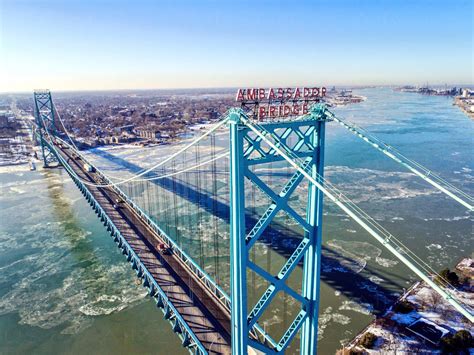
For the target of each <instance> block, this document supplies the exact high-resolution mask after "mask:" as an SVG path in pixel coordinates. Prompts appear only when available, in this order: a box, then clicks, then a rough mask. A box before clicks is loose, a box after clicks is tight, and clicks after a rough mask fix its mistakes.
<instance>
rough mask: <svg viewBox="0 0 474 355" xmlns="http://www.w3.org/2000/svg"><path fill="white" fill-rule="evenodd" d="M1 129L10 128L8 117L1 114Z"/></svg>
mask: <svg viewBox="0 0 474 355" xmlns="http://www.w3.org/2000/svg"><path fill="white" fill-rule="evenodd" d="M0 128H8V117H7V115H4V114H0Z"/></svg>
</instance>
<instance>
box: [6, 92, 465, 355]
mask: <svg viewBox="0 0 474 355" xmlns="http://www.w3.org/2000/svg"><path fill="white" fill-rule="evenodd" d="M357 93H358V94H361V95H364V96H366V97H367V101H366V102H363V103H361V104H357V105H352V106H348V107H345V108H337V109H335V111H336V113H338V114H339V115H340V116H341V117H345V118H346V119H347V120H350V121H353V122H355V123H357V124H359V125H361V126H363V127H365V128H367V129H368V130H369V131H370V132H372V133H374V134H375V135H377V136H378V137H379V138H381V139H382V140H384V141H386V142H387V143H389V144H392V145H394V146H395V147H397V148H398V149H399V150H401V151H402V152H403V153H405V155H407V156H408V157H410V158H412V159H415V160H417V161H418V162H420V163H422V164H423V165H425V166H426V167H428V168H430V169H432V170H433V171H436V172H438V173H439V174H440V175H441V176H443V177H444V178H446V179H447V180H448V181H450V182H451V183H453V184H454V185H456V186H458V187H460V188H462V189H463V190H464V191H465V192H468V193H470V194H471V195H472V194H473V193H474V181H473V173H472V169H474V160H473V159H474V158H473V154H472V152H473V148H474V142H473V131H474V130H473V128H474V127H473V121H471V120H470V119H469V118H468V117H466V116H465V115H464V114H463V113H462V112H461V111H460V110H459V109H458V108H457V107H455V106H452V104H451V103H452V100H451V99H447V98H443V97H428V96H421V95H417V94H410V93H397V92H393V91H391V90H390V89H365V90H359V91H358V92H357ZM218 137H219V138H218V141H217V145H218V146H219V145H221V146H223V145H225V139H226V136H225V135H221V136H218ZM170 149H174V148H171V147H153V148H147V149H145V150H138V149H133V148H120V149H106V150H102V151H95V152H90V153H88V154H89V156H90V157H91V158H93V159H95V161H96V162H97V163H98V164H99V165H100V166H102V167H103V168H104V169H110V170H111V171H113V170H117V169H118V168H117V164H118V163H120V162H124V161H126V162H128V163H130V164H134V166H136V165H140V166H141V167H146V166H148V165H149V164H151V163H152V162H154V161H155V159H157V158H158V157H160V156H161V157H162V156H166V154H167V153H168V152H169V151H170ZM104 152H105V154H104ZM201 153H203V154H205V152H201ZM93 154H94V155H93ZM110 154H112V155H113V156H115V157H118V158H119V159H116V160H114V159H111V158H110ZM143 157H146V159H145V162H143V160H142V158H143ZM112 173H113V172H112ZM221 173H222V172H221ZM220 176H221V175H219V179H220ZM326 176H327V177H328V178H329V179H330V180H331V181H332V182H333V183H334V184H336V185H337V186H338V187H339V188H341V189H342V190H343V191H345V192H346V193H347V195H349V197H351V198H352V199H353V200H354V201H356V202H357V203H358V204H359V205H360V207H362V208H363V209H364V210H366V211H367V212H368V213H369V214H370V215H372V216H373V217H375V218H376V219H377V221H378V222H379V223H381V224H382V225H383V226H384V227H386V228H387V229H388V230H389V231H390V232H392V233H393V234H394V235H396V236H398V237H399V238H400V239H401V240H402V241H403V242H404V243H405V244H406V245H407V246H408V247H410V248H411V249H412V250H413V251H414V252H415V253H416V254H417V255H418V256H420V257H422V258H423V259H425V260H426V261H427V262H428V263H429V265H430V266H432V267H434V268H436V269H439V268H442V267H444V266H447V265H454V264H455V263H456V262H457V261H458V260H459V259H460V258H461V257H463V256H465V255H472V252H473V243H472V226H473V224H472V220H471V219H470V218H469V214H468V213H467V212H466V211H465V210H464V209H463V208H462V207H461V206H460V205H458V204H457V203H456V202H454V201H451V200H449V199H447V198H446V197H444V196H443V195H442V194H440V193H437V192H436V191H435V190H433V189H432V188H431V187H430V185H428V184H427V183H425V182H423V181H422V180H420V179H419V178H416V177H415V176H414V175H412V174H410V173H408V172H407V171H405V170H403V169H402V168H401V167H399V166H397V165H396V164H395V163H394V162H392V161H390V160H389V159H388V158H387V157H385V156H384V155H382V154H381V153H379V152H377V151H375V150H373V148H370V147H369V146H368V145H367V144H366V143H364V142H362V141H361V140H360V139H359V138H356V137H355V136H353V135H351V134H350V133H348V132H347V131H345V130H344V129H343V128H341V127H340V126H338V125H336V124H335V123H331V124H329V125H328V127H327V146H326ZM191 179H192V177H191ZM274 180H278V178H274ZM223 181H224V180H223ZM215 188H216V189H217V188H222V186H221V185H219V186H218V187H215ZM0 191H1V193H0V221H1V224H0V353H1V354H4V353H5V354H6V353H8V354H10V353H11V354H13V353H15V354H23V353H38V354H52V353H67V354H82V353H91V354H108V353H114V354H125V353H156V354H162V353H167V352H171V351H173V352H174V353H176V354H179V353H183V354H185V353H186V351H185V350H184V349H183V348H182V347H181V345H180V342H179V340H178V338H177V336H175V335H174V334H173V333H172V331H171V328H170V326H169V325H168V323H167V322H166V321H164V320H163V316H162V313H161V311H159V310H157V309H156V307H155V304H154V302H153V301H151V300H150V299H149V298H148V297H147V296H146V292H145V291H144V288H143V287H142V286H139V285H137V284H136V278H135V276H134V272H132V271H131V268H130V266H129V265H128V263H126V261H125V259H124V258H123V256H122V255H121V254H120V253H119V252H118V249H117V248H116V246H115V244H114V243H113V241H112V239H111V238H110V237H109V236H108V234H107V232H106V231H105V230H104V228H103V226H102V224H100V223H99V221H98V220H97V218H96V216H95V214H94V213H93V212H92V210H91V209H90V207H89V206H88V205H87V203H86V202H85V200H84V199H83V197H82V195H81V194H80V193H79V192H78V190H77V189H76V187H75V186H74V184H73V183H72V182H71V180H70V179H69V178H68V176H67V174H66V173H65V172H64V171H62V170H59V169H57V170H39V171H34V172H30V171H28V169H27V168H25V167H12V168H2V170H0ZM158 191H159V190H157V192H158ZM130 192H131V193H133V191H130ZM135 193H136V192H135ZM296 196H297V198H300V197H299V196H300V194H298V191H297V194H296ZM169 198H172V197H171V196H169ZM168 201H171V200H168ZM223 202H225V201H223ZM143 203H145V200H143ZM148 203H149V202H148ZM165 203H166V200H165V201H164V204H165ZM179 203H180V200H178V204H179ZM293 203H295V204H296V205H297V204H298V202H297V201H296V202H293ZM147 207H148V208H150V211H152V212H158V213H157V217H156V218H157V219H158V220H159V218H164V217H160V216H165V214H164V213H159V212H160V206H156V205H154V206H149V205H148V206H147ZM265 207H266V206H265V201H264V200H262V201H261V203H257V204H256V208H255V210H256V211H257V213H258V212H260V211H263V208H265ZM325 207H326V209H325V217H324V218H325V220H324V230H323V237H324V255H325V258H324V264H323V270H322V271H323V272H322V284H321V293H322V294H321V307H320V325H319V334H320V343H319V347H320V353H322V354H331V353H334V352H335V350H336V349H338V348H340V347H341V342H344V341H346V340H348V339H350V338H351V337H352V336H354V335H355V334H356V333H357V332H358V331H359V330H361V329H362V328H364V327H365V326H366V325H367V323H368V322H370V320H371V319H372V317H373V316H372V314H373V313H377V312H380V311H383V309H384V308H385V307H386V305H387V304H388V303H389V302H391V300H392V299H393V297H396V295H398V294H399V293H400V292H401V291H402V289H403V288H404V287H405V288H406V287H408V286H409V285H410V284H411V283H412V282H413V281H414V280H415V278H414V276H413V275H412V274H411V273H410V272H409V271H408V270H407V269H406V268H405V267H403V266H402V265H400V263H399V262H397V261H396V260H395V258H394V257H393V256H391V255H390V254H389V253H388V252H386V251H384V250H383V247H381V246H380V245H379V244H378V243H377V242H376V241H375V240H373V239H371V237H370V236H368V235H367V234H366V233H364V232H363V231H361V229H360V228H358V227H357V225H356V224H355V223H353V222H352V221H350V220H349V219H348V218H347V217H346V216H344V215H343V213H342V212H341V211H339V210H338V209H337V208H336V207H334V206H332V205H331V204H329V203H327V204H326V205H325ZM180 213H182V214H183V215H187V216H193V215H196V213H197V212H196V211H193V210H191V209H190V208H189V207H186V205H185V204H184V203H183V204H182V210H180ZM169 219H170V218H168V222H169ZM209 223H212V220H211V219H206V217H204V225H202V226H200V228H201V229H204V230H206V226H209V225H208V224H209ZM282 223H286V224H291V221H288V220H282ZM220 226H222V228H225V223H221V224H220ZM169 228H170V229H169V231H170V234H173V233H175V234H176V233H177V235H178V236H179V237H180V243H181V244H182V245H183V247H184V248H185V249H187V251H188V252H189V253H190V254H192V255H193V256H196V257H197V258H198V259H199V253H198V252H197V251H196V250H199V248H197V247H196V246H197V245H196V244H195V242H196V241H195V240H194V239H190V238H187V237H186V231H185V230H183V229H180V227H176V228H175V229H174V230H173V228H172V227H171V226H170V227H169ZM200 232H202V231H200ZM225 233H226V231H225V230H223V233H222V234H223V239H222V240H221V241H220V243H221V244H220V245H219V248H220V249H219V250H220V256H221V258H220V259H219V261H218V262H219V264H218V265H219V268H220V269H223V270H222V271H221V274H219V275H218V276H219V279H220V280H221V283H222V284H223V286H224V287H227V285H228V272H227V270H226V268H227V257H228V250H226V245H228V240H226V234H225ZM193 234H196V233H194V232H193ZM203 236H204V240H205V243H204V245H200V248H204V249H205V251H207V249H206V248H209V250H210V251H211V250H213V248H215V246H212V245H211V244H212V242H211V241H210V240H208V239H206V235H205V233H204V234H203ZM201 250H202V249H201ZM193 253H194V254H193ZM201 254H202V253H201ZM252 257H253V258H255V261H256V262H257V263H258V264H261V265H263V266H265V265H267V266H270V267H271V268H272V269H275V270H276V269H278V266H279V265H281V263H282V262H283V257H282V256H281V255H280V254H279V253H278V252H275V251H273V250H270V249H267V248H266V247H265V246H259V247H258V248H256V252H255V254H254V255H253V256H252ZM199 262H201V263H202V265H203V266H204V267H206V270H208V271H209V273H211V274H214V272H215V270H214V269H213V263H214V262H215V261H213V260H211V259H209V260H207V259H206V258H204V259H203V258H201V259H200V260H199ZM223 266H225V267H223ZM295 272H296V274H295V276H294V277H293V278H291V279H290V280H289V284H290V285H292V286H293V287H298V281H297V279H298V277H299V276H300V273H301V270H300V269H296V271H295ZM250 282H251V283H252V287H250V289H251V290H252V292H251V294H250V295H249V298H250V299H256V298H257V297H258V296H259V294H260V293H261V292H263V287H264V284H263V283H262V282H260V280H258V279H257V280H255V279H252V278H250ZM283 301H286V302H285V304H286V306H284V305H283ZM277 302H280V304H278V303H277V305H276V306H275V307H274V308H272V309H271V311H270V312H269V313H270V314H265V315H264V316H265V317H264V320H265V322H264V326H265V327H266V329H267V330H268V331H270V332H272V334H280V333H281V331H282V325H283V324H289V322H291V319H292V317H293V315H294V312H293V311H294V309H295V304H294V302H292V300H291V299H283V298H282V299H277ZM295 351H296V347H292V349H291V351H289V353H292V352H295Z"/></svg>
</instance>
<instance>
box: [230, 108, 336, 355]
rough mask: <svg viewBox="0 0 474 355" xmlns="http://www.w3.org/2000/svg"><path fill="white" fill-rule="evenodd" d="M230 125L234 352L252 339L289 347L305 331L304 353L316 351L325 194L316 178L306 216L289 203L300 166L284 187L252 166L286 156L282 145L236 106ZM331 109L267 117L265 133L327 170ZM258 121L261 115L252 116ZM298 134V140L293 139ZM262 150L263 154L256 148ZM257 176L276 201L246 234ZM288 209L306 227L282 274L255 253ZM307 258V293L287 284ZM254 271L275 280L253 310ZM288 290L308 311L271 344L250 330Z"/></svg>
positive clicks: (310, 165)
mask: <svg viewBox="0 0 474 355" xmlns="http://www.w3.org/2000/svg"><path fill="white" fill-rule="evenodd" d="M228 118H229V124H230V209H231V211H230V212H231V213H230V215H231V218H230V254H231V255H230V258H231V321H232V324H231V333H232V334H231V335H232V354H233V355H237V354H239V355H240V354H246V353H247V348H248V346H251V347H253V348H255V349H257V350H260V351H262V350H263V351H264V352H266V353H283V352H284V351H285V350H286V349H287V347H288V346H289V344H290V343H291V341H292V339H293V338H294V337H295V336H296V335H297V334H298V333H299V334H300V338H301V347H300V348H301V354H305V355H306V354H309V355H314V354H316V346H317V324H318V308H319V277H320V267H321V227H322V202H323V201H322V197H323V195H322V193H320V191H319V189H318V188H317V187H316V186H314V185H313V184H311V183H310V184H309V185H308V191H307V196H308V201H307V206H306V216H302V215H300V214H299V213H298V212H297V211H296V210H294V209H293V208H292V207H291V206H290V205H289V198H290V197H291V195H292V193H293V192H294V191H295V190H296V188H297V187H298V186H299V185H300V184H301V182H302V180H303V179H302V176H301V174H300V173H299V172H296V173H294V174H293V175H292V176H291V177H290V179H289V180H288V181H287V183H286V184H285V185H284V187H283V188H281V190H280V191H274V188H273V187H272V186H270V185H268V184H266V183H264V182H263V181H262V180H261V179H260V178H259V177H258V176H257V174H256V173H255V171H252V170H251V169H250V167H254V166H255V165H259V164H260V165H262V164H268V163H270V162H280V161H282V160H283V158H282V157H281V156H279V154H278V153H277V152H276V150H275V149H274V148H270V149H268V148H267V147H265V146H264V145H262V138H261V137H258V136H257V137H254V136H253V135H252V134H249V133H250V132H251V131H250V130H249V128H248V127H247V126H246V125H245V122H246V121H247V120H249V118H248V117H247V116H246V115H245V113H244V111H243V110H240V109H233V110H230V111H229V113H228ZM326 120H327V117H326V115H325V114H324V110H322V109H320V108H316V109H313V110H311V111H310V114H309V115H306V116H301V117H299V118H297V119H295V120H292V121H285V122H272V123H265V124H261V125H262V126H264V127H265V129H264V130H263V129H262V133H263V134H265V135H267V134H269V137H270V136H272V137H273V138H275V141H277V143H275V144H276V145H277V146H278V145H281V144H284V145H285V146H286V147H288V149H290V150H291V153H292V154H293V155H294V156H295V157H297V158H301V159H304V164H305V167H306V168H307V169H308V171H311V172H312V174H313V175H314V176H315V177H317V176H322V174H323V170H324V159H323V155H324V133H325V131H324V126H325V122H326ZM252 124H253V125H254V126H256V127H257V128H258V126H259V125H260V124H259V123H257V122H252ZM290 138H291V139H293V140H294V141H291V144H289V143H290V141H289V140H290ZM254 152H257V153H258V154H253V153H254ZM246 181H249V182H250V183H251V184H253V185H255V186H256V187H257V188H258V189H259V190H260V191H262V192H263V193H264V194H265V195H266V196H267V197H268V198H269V199H270V200H271V203H270V205H269V206H268V208H267V209H266V211H265V212H264V213H263V214H262V216H261V217H260V218H259V220H258V221H257V222H256V223H255V225H254V226H253V227H252V228H251V229H250V232H249V233H248V234H246V220H245V211H246V204H245V202H246V187H245V182H246ZM280 211H282V212H284V213H286V214H287V215H288V216H289V217H290V218H292V219H293V220H294V221H296V223H297V224H298V225H299V226H300V227H301V228H302V230H303V231H304V236H303V238H302V239H301V240H300V241H299V244H298V245H297V246H296V248H295V250H294V251H293V252H292V253H291V255H290V256H289V257H288V258H287V261H286V262H285V263H284V265H283V266H282V267H281V269H280V271H279V272H278V274H277V275H273V274H272V273H271V272H270V271H268V270H265V269H264V268H262V267H261V266H258V265H256V264H255V263H253V262H252V261H250V260H249V251H250V249H251V248H252V247H253V246H254V245H255V243H256V242H257V241H258V239H259V238H260V237H261V236H262V234H263V233H264V231H265V229H266V228H267V227H268V225H269V224H270V223H271V222H272V220H273V219H274V218H275V217H276V215H277V214H278V213H279V212H280ZM300 262H302V263H303V277H302V286H303V287H302V292H301V294H300V293H299V292H297V291H295V290H293V289H292V288H291V287H290V286H288V285H286V283H285V281H286V280H287V279H288V277H289V276H290V274H292V272H293V271H294V269H295V268H296V266H297V265H298V264H299V263H300ZM248 270H251V271H252V272H255V273H256V274H258V275H260V276H261V277H263V278H264V279H265V280H267V281H268V282H269V286H268V287H267V289H266V290H265V291H264V292H263V294H262V295H261V297H260V299H259V301H257V303H256V304H255V305H253V307H250V309H251V311H250V312H249V311H248V307H247V306H248V305H247V299H248V297H247V296H248V295H247V271H248ZM279 292H283V293H285V294H287V295H289V296H290V297H292V298H293V299H295V300H296V301H297V302H298V304H299V306H300V310H299V312H298V313H297V315H296V317H295V319H294V320H293V321H292V323H291V324H290V325H289V327H288V328H287V329H286V331H285V332H284V334H283V336H282V337H281V338H280V339H279V340H274V339H273V338H272V337H271V334H267V336H268V338H267V339H270V342H267V343H265V344H263V343H261V342H259V341H258V340H256V339H255V338H254V337H252V336H251V333H249V330H250V329H252V327H254V326H256V325H258V321H259V318H260V317H261V316H262V315H263V314H264V313H265V310H267V309H268V307H270V306H271V304H272V301H273V299H274V297H275V296H276V295H277V294H278V293H279Z"/></svg>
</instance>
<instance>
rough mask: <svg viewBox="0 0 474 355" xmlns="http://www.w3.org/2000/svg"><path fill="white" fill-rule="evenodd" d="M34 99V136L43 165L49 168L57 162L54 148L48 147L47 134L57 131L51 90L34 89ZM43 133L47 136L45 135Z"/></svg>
mask: <svg viewBox="0 0 474 355" xmlns="http://www.w3.org/2000/svg"><path fill="white" fill-rule="evenodd" d="M34 101H35V107H34V111H35V121H36V128H35V130H36V132H35V135H34V136H35V137H36V141H37V143H38V144H39V145H40V146H41V151H42V155H43V165H44V167H45V168H49V167H52V166H53V164H57V163H58V159H57V157H56V153H55V152H54V149H52V148H51V147H50V143H49V141H50V139H49V138H50V137H49V136H55V135H56V133H57V129H56V119H55V107H54V105H53V99H52V98H51V92H50V91H49V90H35V92H34ZM45 135H46V136H47V137H45Z"/></svg>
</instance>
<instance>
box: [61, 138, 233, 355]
mask: <svg viewBox="0 0 474 355" xmlns="http://www.w3.org/2000/svg"><path fill="white" fill-rule="evenodd" d="M56 148H57V149H58V152H59V153H60V154H61V156H62V157H63V158H64V160H65V161H67V162H68V164H69V165H70V167H71V168H72V169H73V171H74V172H75V173H76V174H77V175H78V176H79V177H80V178H81V179H84V180H88V181H91V182H93V183H98V182H100V180H99V176H98V174H96V173H94V172H87V171H86V170H85V169H84V163H85V162H84V161H83V160H82V159H81V158H80V157H78V156H77V155H75V154H74V155H73V153H72V152H71V150H70V149H69V148H66V147H64V146H59V145H56ZM88 189H89V191H90V192H91V193H92V195H93V196H94V198H95V199H96V200H97V202H98V203H99V204H100V205H101V206H102V208H103V209H104V210H105V212H106V213H107V215H108V216H109V217H110V218H111V220H112V221H113V223H114V224H115V225H116V226H117V228H118V229H119V230H120V232H121V233H122V235H123V237H124V238H125V239H126V240H127V242H128V243H129V245H130V246H131V248H132V249H133V250H134V251H135V253H136V254H137V255H138V256H139V258H140V260H142V262H143V263H144V265H145V266H146V268H147V269H148V271H149V272H150V274H151V275H152V276H153V278H154V279H155V280H156V282H157V283H158V284H159V285H160V287H161V288H162V289H163V291H164V292H165V293H166V295H167V296H168V298H169V300H170V301H171V302H172V304H173V305H174V307H175V308H176V309H177V311H178V312H179V313H180V314H181V316H182V317H183V319H184V320H185V321H186V323H187V324H188V325H189V327H190V328H191V329H192V331H193V332H194V334H195V335H196V337H197V338H198V339H199V341H200V342H201V343H202V345H203V346H204V347H205V348H206V349H207V350H208V352H209V353H214V354H229V353H230V351H231V348H230V314H229V312H227V311H226V310H225V309H224V308H223V306H222V305H221V304H220V303H219V301H217V300H216V299H215V297H213V296H212V295H211V294H210V293H209V292H208V290H207V289H206V288H205V286H203V285H202V284H201V282H200V281H198V280H196V279H195V277H194V275H193V274H192V273H191V271H190V270H189V269H188V268H187V267H186V266H185V265H184V264H183V263H182V262H181V261H180V260H179V259H178V258H177V257H175V256H174V255H173V254H171V255H164V254H162V253H159V252H158V250H157V247H156V246H157V244H158V243H161V242H163V240H162V239H161V238H160V236H159V235H158V234H157V233H156V232H155V231H153V230H151V229H150V228H149V227H148V226H147V225H146V223H145V222H144V221H143V220H142V219H141V218H140V217H139V216H138V214H137V213H136V212H135V211H134V210H133V209H132V208H131V207H130V206H129V205H128V204H126V203H120V204H117V203H116V201H117V199H120V197H119V196H118V195H117V193H116V192H115V191H114V190H113V188H99V187H91V186H89V187H88ZM114 205H117V207H114Z"/></svg>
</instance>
